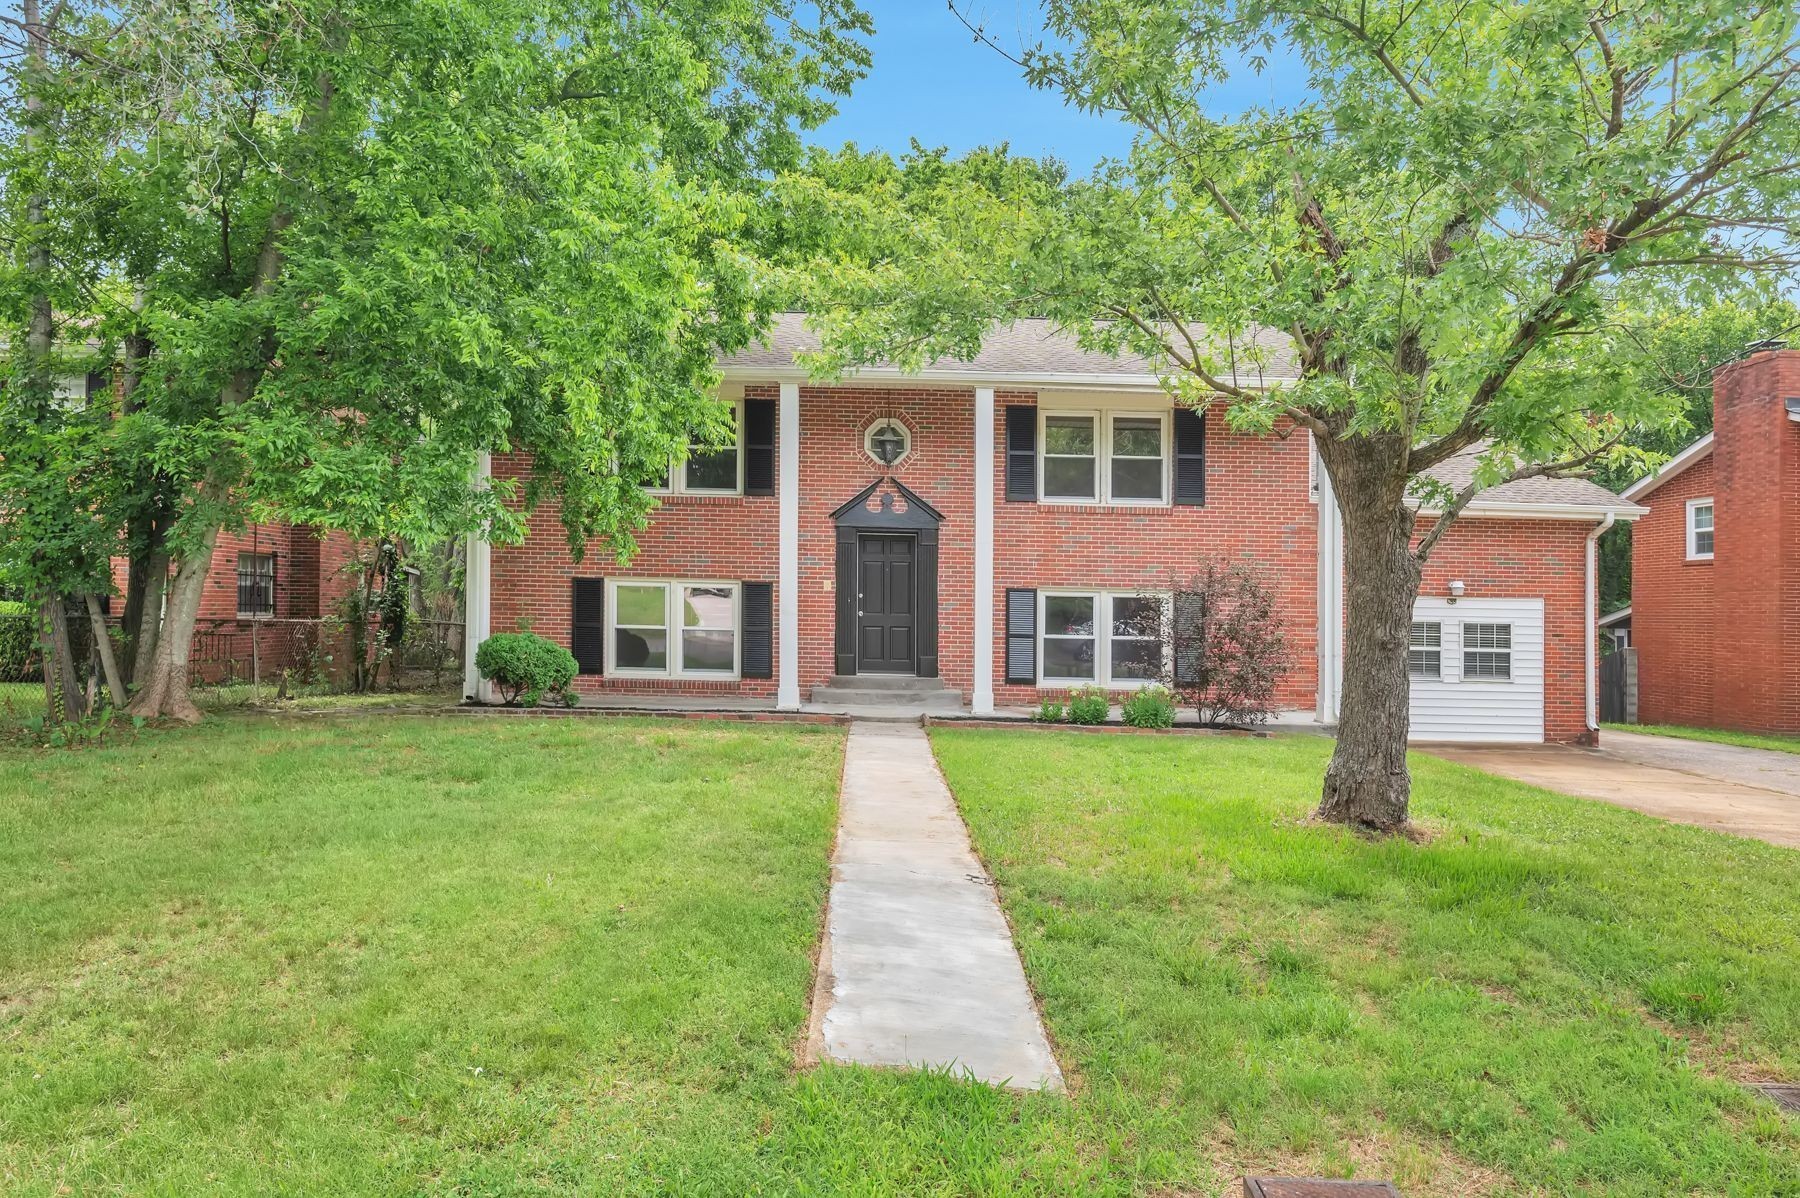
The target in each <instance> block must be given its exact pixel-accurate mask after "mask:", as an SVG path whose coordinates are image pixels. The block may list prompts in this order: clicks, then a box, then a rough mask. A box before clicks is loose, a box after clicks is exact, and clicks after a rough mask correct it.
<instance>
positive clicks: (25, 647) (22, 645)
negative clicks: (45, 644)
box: [0, 600, 38, 682]
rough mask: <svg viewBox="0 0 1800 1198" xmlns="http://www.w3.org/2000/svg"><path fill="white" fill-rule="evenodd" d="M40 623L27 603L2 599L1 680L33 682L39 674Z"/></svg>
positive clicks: (0, 605) (0, 626) (0, 609)
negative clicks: (38, 641)
mask: <svg viewBox="0 0 1800 1198" xmlns="http://www.w3.org/2000/svg"><path fill="white" fill-rule="evenodd" d="M37 640H38V622H37V617H36V616H35V615H34V614H33V613H32V611H31V609H30V608H29V607H27V606H26V605H25V604H23V603H14V602H12V601H10V600H0V682H29V681H31V680H32V679H33V678H35V677H37V675H38V643H37Z"/></svg>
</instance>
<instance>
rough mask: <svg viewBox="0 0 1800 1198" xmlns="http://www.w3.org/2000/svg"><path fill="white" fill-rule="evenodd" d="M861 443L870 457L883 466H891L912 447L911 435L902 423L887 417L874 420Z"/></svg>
mask: <svg viewBox="0 0 1800 1198" xmlns="http://www.w3.org/2000/svg"><path fill="white" fill-rule="evenodd" d="M863 443H864V445H865V446H866V447H867V448H868V451H869V456H870V457H873V458H874V459H875V460H876V461H878V462H880V463H881V464H882V465H883V466H892V465H893V464H894V463H895V462H898V461H899V460H900V459H901V458H903V457H905V456H906V451H907V450H908V449H911V448H912V435H911V434H910V433H908V432H907V431H906V426H905V425H904V424H901V423H900V422H899V421H898V420H894V419H892V418H887V419H882V420H878V421H876V422H875V424H874V425H872V426H871V427H870V428H869V431H868V433H867V434H866V435H865V439H864V442H863Z"/></svg>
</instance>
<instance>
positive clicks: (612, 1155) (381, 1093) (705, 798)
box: [0, 714, 1800, 1198]
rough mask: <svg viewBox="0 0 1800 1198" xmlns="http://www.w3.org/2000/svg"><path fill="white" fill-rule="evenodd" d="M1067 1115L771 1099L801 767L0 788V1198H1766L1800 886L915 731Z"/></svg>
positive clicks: (1258, 766) (18, 783) (1245, 775)
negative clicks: (858, 1197)
mask: <svg viewBox="0 0 1800 1198" xmlns="http://www.w3.org/2000/svg"><path fill="white" fill-rule="evenodd" d="M934 740H935V743H936V745H937V748H938V751H939V755H940V760H941V762H942V764H943V766H944V770H945V773H946V776H947V777H948V778H949V780H950V781H951V783H952V785H953V787H954V788H955V790H956V792H957V796H958V799H959V801H960V802H961V804H962V806H963V808H964V811H965V813H966V815H967V817H968V819H969V822H970V826H971V829H972V831H973V834H974V836H975V839H976V842H977V845H978V847H979V848H980V850H981V851H982V853H983V854H984V855H985V857H986V859H987V860H988V862H989V863H990V865H991V866H992V867H993V868H994V869H995V871H996V873H997V876H998V879H999V882H1000V885H1001V890H1002V896H1003V899H1004V901H1005V903H1006V905H1007V909H1008V912H1009V915H1010V916H1011V918H1012V920H1013V923H1014V926H1015V929H1016V931H1017V934H1018V939H1019V944H1020V946H1021V949H1022V952H1023V954H1024V957H1025V960H1026V963H1027V968H1028V971H1029V973H1030V976H1031V979H1032V982H1033V984H1034V986H1035V987H1036V988H1037V990H1038V992H1039V994H1040V996H1041V998H1042V1000H1043V1003H1044V1007H1045V1011H1046V1014H1047V1017H1048V1021H1049V1027H1050V1031H1051V1034H1052V1036H1053V1038H1054V1039H1055V1040H1056V1042H1057V1044H1058V1050H1059V1053H1060V1055H1061V1058H1062V1060H1063V1063H1064V1064H1065V1066H1066V1067H1067V1068H1068V1069H1069V1072H1070V1075H1071V1077H1072V1078H1073V1081H1074V1090H1073V1093H1072V1094H1071V1095H1070V1096H1069V1097H1066V1098H1065V1097H1057V1096H1043V1095H1018V1094H1011V1093H1006V1092H1002V1091H997V1090H994V1089H991V1088H987V1087H983V1086H976V1085H969V1084H965V1083H962V1082H958V1081H956V1080H953V1079H951V1078H949V1077H947V1076H945V1075H943V1074H941V1073H927V1074H904V1073H894V1072H886V1071H874V1070H863V1069H853V1068H822V1069H816V1070H809V1071H800V1070H796V1069H795V1068H794V1065H793V1061H794V1050H795V1047H796V1045H797V1043H798V1041H799V1037H800V1036H801V1035H802V1031H803V1028H804V1024H805V1018H806V1010H807V1001H808V998H809V995H810V988H811V984H812V953H813V951H814V949H815V947H816V943H817V937H818V932H819V926H820V922H819V921H820V916H821V905H822V902H823V899H824V895H825V887H826V883H827V877H828V865H827V859H828V856H829V852H830V845H831V838H832V825H833V815H834V803H833V797H834V795H835V790H836V784H837V777H838V771H839V769H840V763H841V751H842V750H841V745H842V740H841V735H840V734H838V733H837V732H835V731H834V730H830V729H807V728H783V727H773V726H767V725H756V726H746V725H737V724H709V723H699V722H686V721H668V722H658V721H639V720H611V719H607V720H599V719H562V720H548V719H541V720H540V719H530V718H486V719H475V718H467V719H465V718H421V717H412V716H398V715H383V716H381V717H380V718H360V719H359V718H352V717H329V718H308V719H300V718H286V717H269V716H266V715H251V714H228V715H224V716H220V717H218V718H215V719H213V720H210V721H209V722H208V723H206V724H205V725H202V726H201V727H200V728H198V729H193V730H182V731H162V730H150V731H147V732H145V733H143V734H142V735H140V736H138V737H137V738H135V739H133V740H130V741H127V742H124V743H121V744H119V745H116V746H109V747H107V748H104V749H99V750H89V751H83V752H60V753H52V752H44V751H26V750H23V749H17V748H14V749H6V750H0V877H4V878H6V879H7V882H6V885H5V886H4V887H0V1191H3V1192H6V1193H8V1194H9V1195H10V1194H14V1193H18V1194H49V1193H56V1192H76V1193H86V1192H120V1193H127V1192H128V1193H146V1192H148V1193H170V1194H174V1193H190V1192H207V1193H215V1192H225V1193H264V1192H277V1191H298V1192H306V1193H309V1194H310V1193H322V1194H359V1195H360V1194H400V1193H408V1194H410V1193H418V1192H444V1193H479V1194H484V1195H485V1194H512V1193H608V1194H615V1193H616V1194H651V1193H655V1194H664V1193H667V1194H683V1195H686V1194H702V1195H711V1194H718V1195H740V1194H770V1195H776V1194H794V1193H833V1194H838V1193H843V1194H871V1195H873V1194H905V1195H914V1194H923V1195H951V1194H982V1195H1011V1194H1043V1195H1052V1194H1056V1195H1060V1194H1068V1193H1098V1194H1106V1195H1121V1196H1122V1195H1157V1196H1159V1198H1179V1196H1186V1195H1200V1194H1206V1195H1213V1194H1219V1193H1222V1192H1224V1191H1225V1189H1226V1187H1227V1184H1228V1182H1229V1179H1230V1178H1232V1177H1234V1176H1235V1175H1236V1174H1237V1173H1239V1172H1241V1171H1243V1170H1245V1169H1258V1168H1265V1167H1268V1168H1274V1169H1279V1170H1281V1171H1284V1172H1290V1173H1318V1172H1324V1173H1337V1174H1345V1173H1350V1172H1356V1173H1358V1174H1359V1175H1362V1174H1368V1173H1380V1174H1385V1175H1393V1176H1396V1177H1397V1178H1398V1179H1399V1180H1400V1181H1401V1182H1402V1183H1403V1188H1404V1189H1405V1191H1406V1192H1407V1193H1408V1194H1409V1195H1415V1196H1416V1195H1421V1194H1439V1195H1449V1194H1456V1195H1463V1194H1473V1193H1482V1192H1492V1193H1529V1192H1552V1193H1562V1192H1568V1191H1572V1190H1579V1191H1581V1192H1584V1193H1595V1194H1600V1193H1604V1194H1618V1195H1652V1194H1664V1193H1670V1192H1699V1193H1735V1194H1746V1195H1749V1194H1776V1193H1784V1192H1792V1191H1793V1189H1794V1187H1795V1185H1796V1184H1797V1183H1800V1170H1797V1168H1796V1157H1797V1155H1800V1131H1797V1130H1796V1126H1797V1125H1796V1123H1794V1122H1791V1121H1785V1120H1784V1118H1783V1117H1782V1116H1780V1115H1779V1114H1777V1113H1775V1111H1774V1108H1772V1107H1770V1106H1768V1105H1767V1104H1766V1103H1760V1102H1758V1101H1753V1100H1752V1099H1750V1098H1748V1097H1747V1096H1745V1095H1743V1094H1742V1093H1741V1092H1740V1091H1739V1090H1738V1089H1737V1088H1736V1087H1735V1086H1734V1085H1733V1084H1732V1079H1733V1078H1735V1077H1740V1076H1758V1077H1781V1078H1790V1079H1791V1078H1794V1077H1800V981H1797V980H1796V977H1795V972H1796V969H1797V968H1800V967H1797V966H1796V964H1795V962H1796V960H1800V943H1797V938H1800V929H1797V928H1796V925H1795V920H1794V918H1793V913H1794V906H1793V898H1792V896H1793V894H1794V893H1795V890H1796V884H1797V883H1800V855H1797V854H1794V853H1792V852H1790V851H1786V850H1781V849H1776V848H1773V847H1771V846H1768V845H1764V844H1761V843H1759V842H1752V841H1738V840H1733V839H1730V838H1726V837H1722V836H1717V835H1713V834H1710V833H1707V832H1704V831H1700V830H1697V829H1691V828H1681V827H1674V826H1670V825H1666V824H1661V823H1658V822H1656V821H1652V820H1649V819H1646V818H1643V817H1640V816H1637V815H1635V814H1633V813H1631V812H1627V811H1622V810H1618V809H1614V808H1611V807H1607V806H1604V805H1601V804H1596V803H1587V802H1582V801H1578V800H1573V799H1566V798H1561V797H1557V796H1550V795H1546V794H1544V793H1542V792H1537V791H1533V790H1530V789H1529V788H1526V787H1523V786H1519V785H1516V784H1512V783H1507V782H1502V781H1499V780H1496V779H1490V778H1487V777H1486V776H1484V775H1480V774H1477V773H1474V772H1472V771H1468V770H1464V769H1461V768H1460V767H1456V766H1452V765H1449V764H1447V763H1442V762H1436V761H1420V762H1419V763H1418V766H1417V768H1418V777H1419V800H1418V807H1419V809H1420V812H1421V814H1422V815H1423V816H1424V817H1425V819H1426V820H1427V821H1428V822H1429V824H1430V825H1431V826H1432V827H1433V828H1435V829H1436V838H1435V839H1434V840H1433V841H1432V842H1431V843H1430V844H1428V845H1424V846H1414V845H1410V844H1403V843H1396V844H1370V843H1366V842H1363V841H1360V840H1357V839H1355V838H1353V837H1349V836H1346V835H1343V834H1340V833H1339V832H1337V831H1336V830H1331V829H1324V828H1317V827H1311V826H1308V825H1306V824H1304V823H1302V822H1301V817H1302V816H1303V815H1304V814H1305V812H1306V811H1307V809H1308V807H1309V806H1310V804H1311V801H1312V795H1313V790H1314V787H1315V786H1316V778H1317V775H1318V771H1319V770H1320V769H1321V768H1322V766H1323V760H1324V754H1325V752H1326V750H1327V748H1328V745H1327V744H1326V743H1325V742H1323V741H1320V740H1317V739H1314V738H1291V739H1288V738H1276V739H1273V740H1237V739H1227V738H1199V737H1191V738H1187V737H1184V738H1137V737H1084V736H1079V735H1073V734H1055V733H1036V734H1032V733H1018V732H982V731H974V730H944V731H939V732H937V733H936V734H935V736H934Z"/></svg>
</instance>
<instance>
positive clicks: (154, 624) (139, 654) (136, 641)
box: [120, 526, 169, 686]
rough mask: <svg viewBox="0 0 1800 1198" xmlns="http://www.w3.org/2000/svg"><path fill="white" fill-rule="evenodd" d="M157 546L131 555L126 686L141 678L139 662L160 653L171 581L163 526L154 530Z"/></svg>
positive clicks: (122, 620)
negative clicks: (166, 592) (166, 591)
mask: <svg viewBox="0 0 1800 1198" xmlns="http://www.w3.org/2000/svg"><path fill="white" fill-rule="evenodd" d="M150 535H151V538H152V540H153V541H154V547H153V548H151V549H149V550H148V551H142V550H140V551H139V552H137V553H134V554H133V555H132V557H131V566H130V569H129V571H128V573H127V574H126V580H125V614H124V615H123V616H122V617H121V618H120V624H121V626H122V628H123V631H124V633H125V660H124V661H123V662H122V663H121V666H120V676H121V677H122V678H123V680H124V681H125V683H126V685H128V686H129V685H130V684H132V683H134V682H136V681H137V676H138V664H139V663H140V662H142V663H145V664H148V663H149V661H150V658H151V655H152V654H154V653H155V652H156V641H157V633H158V632H159V631H160V630H161V628H162V615H163V611H162V605H163V589H164V588H165V587H166V586H167V585H168V582H169V554H168V551H167V550H165V549H164V548H163V547H162V529H161V528H160V526H158V527H155V528H153V529H152V530H151V533H150Z"/></svg>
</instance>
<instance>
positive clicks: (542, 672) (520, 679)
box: [475, 632, 578, 706]
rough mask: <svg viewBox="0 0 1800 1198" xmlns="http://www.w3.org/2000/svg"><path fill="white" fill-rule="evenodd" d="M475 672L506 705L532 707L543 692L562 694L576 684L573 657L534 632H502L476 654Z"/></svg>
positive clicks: (477, 650) (486, 642) (487, 641)
mask: <svg viewBox="0 0 1800 1198" xmlns="http://www.w3.org/2000/svg"><path fill="white" fill-rule="evenodd" d="M475 668H476V669H477V670H480V671H481V676H482V677H483V678H486V679H487V680H488V681H490V682H492V683H493V684H494V685H495V686H497V687H499V688H500V694H501V696H502V697H503V698H504V699H505V700H506V702H508V703H524V704H525V705H526V706H531V705H533V704H535V703H536V702H537V701H538V699H540V698H541V697H542V696H543V694H544V692H545V691H555V692H559V693H560V692H564V691H566V690H567V689H568V686H569V683H571V682H573V681H574V680H575V671H576V669H577V668H578V667H577V666H576V664H575V655H574V654H573V653H570V652H569V651H568V650H567V649H565V648H563V647H562V646H561V645H559V644H557V643H556V642H555V641H552V640H547V639H545V638H544V637H541V636H539V635H537V634H536V633H535V632H501V633H496V634H495V635H493V636H490V637H489V638H488V639H487V640H485V641H482V642H481V647H480V648H478V649H476V650H475Z"/></svg>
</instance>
